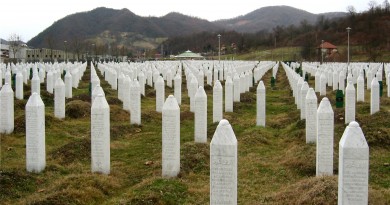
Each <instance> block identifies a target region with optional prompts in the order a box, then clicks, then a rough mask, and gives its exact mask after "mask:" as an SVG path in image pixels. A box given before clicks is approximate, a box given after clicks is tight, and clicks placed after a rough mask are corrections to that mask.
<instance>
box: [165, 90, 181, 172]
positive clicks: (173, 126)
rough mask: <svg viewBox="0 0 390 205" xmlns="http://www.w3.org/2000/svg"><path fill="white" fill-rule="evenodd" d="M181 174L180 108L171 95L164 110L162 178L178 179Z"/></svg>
mask: <svg viewBox="0 0 390 205" xmlns="http://www.w3.org/2000/svg"><path fill="white" fill-rule="evenodd" d="M179 172H180V107H179V105H178V103H177V101H176V98H175V97H174V96H172V95H169V96H168V98H167V99H166V101H165V103H164V106H163V108H162V176H163V177H176V176H177V175H178V174H179Z"/></svg>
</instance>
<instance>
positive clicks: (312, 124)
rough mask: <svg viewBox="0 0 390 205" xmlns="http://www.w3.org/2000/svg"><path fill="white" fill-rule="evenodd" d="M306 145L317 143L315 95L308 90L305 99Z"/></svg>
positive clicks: (312, 91)
mask: <svg viewBox="0 0 390 205" xmlns="http://www.w3.org/2000/svg"><path fill="white" fill-rule="evenodd" d="M304 104H305V119H306V143H316V141H317V95H316V93H315V92H314V89H313V88H309V90H308V91H307V94H306V98H305V103H304Z"/></svg>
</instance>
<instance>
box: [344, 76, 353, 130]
mask: <svg viewBox="0 0 390 205" xmlns="http://www.w3.org/2000/svg"><path fill="white" fill-rule="evenodd" d="M355 112H356V93H355V87H354V86H353V82H352V81H349V82H348V84H347V87H346V88H345V124H349V123H350V122H352V121H355Z"/></svg>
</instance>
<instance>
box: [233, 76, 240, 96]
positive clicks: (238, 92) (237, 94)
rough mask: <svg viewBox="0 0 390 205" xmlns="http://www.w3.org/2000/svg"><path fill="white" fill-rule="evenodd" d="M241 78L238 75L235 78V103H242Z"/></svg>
mask: <svg viewBox="0 0 390 205" xmlns="http://www.w3.org/2000/svg"><path fill="white" fill-rule="evenodd" d="M240 97H241V96H240V77H239V76H238V74H237V73H236V74H235V75H234V77H233V102H240Z"/></svg>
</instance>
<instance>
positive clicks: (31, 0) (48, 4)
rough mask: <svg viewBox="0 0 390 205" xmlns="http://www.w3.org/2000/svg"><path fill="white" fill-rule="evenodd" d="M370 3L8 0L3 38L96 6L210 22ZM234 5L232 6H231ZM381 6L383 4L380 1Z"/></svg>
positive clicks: (0, 18) (1, 18)
mask: <svg viewBox="0 0 390 205" xmlns="http://www.w3.org/2000/svg"><path fill="white" fill-rule="evenodd" d="M369 1H370V0H322V1H318V0H236V1H233V0H137V1H134V0H127V1H124V0H78V1H75V0H61V1H56V0H6V1H2V2H1V3H0V8H1V10H0V38H3V39H5V40H7V39H8V38H9V36H10V34H12V33H16V34H19V35H21V37H22V39H23V40H24V41H26V42H27V41H28V40H30V39H31V38H33V37H34V36H36V35H38V34H39V33H40V32H41V31H43V30H44V29H46V28H47V27H49V26H50V25H52V24H53V23H54V22H55V21H57V20H59V19H61V18H63V17H65V16H67V15H70V14H73V13H77V12H83V11H90V10H92V9H94V8H96V7H107V8H114V9H122V8H128V9H129V10H130V11H132V12H134V13H135V14H137V15H140V16H163V15H165V14H167V13H169V12H172V11H176V12H180V13H182V14H186V15H190V16H195V17H199V18H202V19H207V20H209V21H213V20H218V19H226V18H233V17H236V16H239V15H244V14H247V13H249V12H251V11H254V10H256V9H258V8H261V7H265V6H277V5H287V6H292V7H295V8H298V9H302V10H306V11H308V12H311V13H315V14H318V13H324V12H333V11H343V12H345V11H346V8H347V6H349V5H353V6H354V7H355V9H356V11H358V12H359V11H364V10H367V9H368V2H369ZM231 2H232V3H231ZM377 2H378V4H380V3H382V1H377Z"/></svg>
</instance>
